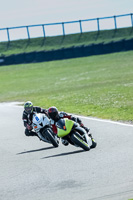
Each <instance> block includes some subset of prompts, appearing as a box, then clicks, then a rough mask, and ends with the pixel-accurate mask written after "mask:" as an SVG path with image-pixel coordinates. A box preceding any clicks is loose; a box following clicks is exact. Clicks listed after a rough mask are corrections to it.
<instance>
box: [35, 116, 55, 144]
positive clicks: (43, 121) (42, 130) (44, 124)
mask: <svg viewBox="0 0 133 200" xmlns="http://www.w3.org/2000/svg"><path fill="white" fill-rule="evenodd" d="M32 127H33V129H34V131H35V132H36V134H37V135H38V137H39V138H40V139H41V140H42V141H44V142H47V143H50V144H52V145H53V146H54V147H58V145H59V140H58V137H57V135H55V134H54V133H53V131H52V128H51V125H50V120H49V118H48V117H47V116H46V115H45V114H41V113H34V114H33V119H32Z"/></svg>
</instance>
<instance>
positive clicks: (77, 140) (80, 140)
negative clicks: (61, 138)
mask: <svg viewBox="0 0 133 200" xmlns="http://www.w3.org/2000/svg"><path fill="white" fill-rule="evenodd" d="M71 140H72V141H73V143H74V144H76V145H77V146H79V147H81V148H82V149H84V150H85V151H89V150H90V147H89V145H88V144H87V143H86V142H85V141H84V140H83V138H82V136H81V135H80V134H79V133H78V132H75V133H72V135H71Z"/></svg>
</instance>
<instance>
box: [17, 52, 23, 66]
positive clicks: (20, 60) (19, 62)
mask: <svg viewBox="0 0 133 200" xmlns="http://www.w3.org/2000/svg"><path fill="white" fill-rule="evenodd" d="M22 63H25V53H20V54H16V55H15V64H22Z"/></svg>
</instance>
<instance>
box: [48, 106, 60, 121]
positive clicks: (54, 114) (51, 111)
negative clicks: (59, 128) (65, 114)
mask: <svg viewBox="0 0 133 200" xmlns="http://www.w3.org/2000/svg"><path fill="white" fill-rule="evenodd" d="M48 115H49V117H50V118H51V119H53V120H55V121H56V120H58V118H59V114H58V109H57V108H56V107H54V106H52V107H50V108H49V109H48Z"/></svg>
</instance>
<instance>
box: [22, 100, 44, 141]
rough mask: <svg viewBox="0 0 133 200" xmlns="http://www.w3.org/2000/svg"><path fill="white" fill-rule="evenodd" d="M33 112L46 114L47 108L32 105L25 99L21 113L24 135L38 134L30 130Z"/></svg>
mask: <svg viewBox="0 0 133 200" xmlns="http://www.w3.org/2000/svg"><path fill="white" fill-rule="evenodd" d="M35 112H37V113H44V114H46V115H47V109H43V108H41V107H37V106H33V103H32V102H31V101H27V102H26V103H25V104H24V111H23V115H22V120H23V123H24V127H25V135H26V136H37V137H38V135H37V134H36V133H35V132H34V131H32V129H33V128H32V126H31V125H32V117H33V114H34V113H35Z"/></svg>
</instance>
